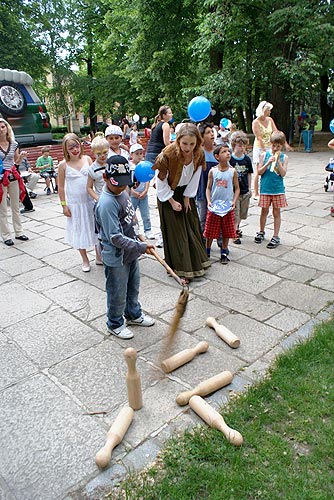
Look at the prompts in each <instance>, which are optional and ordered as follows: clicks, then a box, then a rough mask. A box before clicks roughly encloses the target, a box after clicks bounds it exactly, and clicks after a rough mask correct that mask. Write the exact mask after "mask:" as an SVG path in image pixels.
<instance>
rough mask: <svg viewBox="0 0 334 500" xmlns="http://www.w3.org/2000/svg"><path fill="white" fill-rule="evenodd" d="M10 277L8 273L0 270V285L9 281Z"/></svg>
mask: <svg viewBox="0 0 334 500" xmlns="http://www.w3.org/2000/svg"><path fill="white" fill-rule="evenodd" d="M11 279H12V278H11V277H10V276H9V274H7V273H3V272H2V271H0V285H2V284H3V283H7V282H8V281H11Z"/></svg>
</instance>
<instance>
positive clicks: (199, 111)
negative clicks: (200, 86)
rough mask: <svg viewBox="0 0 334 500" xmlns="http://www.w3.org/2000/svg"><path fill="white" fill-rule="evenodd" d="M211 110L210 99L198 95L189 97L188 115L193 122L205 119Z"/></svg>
mask: <svg viewBox="0 0 334 500" xmlns="http://www.w3.org/2000/svg"><path fill="white" fill-rule="evenodd" d="M210 112H211V103H210V101H209V100H208V99H207V98H206V97H204V96H202V95H200V96H197V97H194V98H193V99H191V101H190V102H189V104H188V115H189V118H190V120H192V121H193V122H201V121H202V120H205V118H207V117H208V116H209V114H210Z"/></svg>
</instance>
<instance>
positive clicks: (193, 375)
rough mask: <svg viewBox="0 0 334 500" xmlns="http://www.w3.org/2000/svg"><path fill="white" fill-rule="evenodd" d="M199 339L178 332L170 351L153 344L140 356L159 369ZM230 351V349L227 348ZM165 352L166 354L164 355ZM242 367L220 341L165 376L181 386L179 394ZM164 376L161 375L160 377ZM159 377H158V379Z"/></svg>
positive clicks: (238, 360) (239, 361)
mask: <svg viewBox="0 0 334 500" xmlns="http://www.w3.org/2000/svg"><path fill="white" fill-rule="evenodd" d="M200 340H202V339H201V338H196V337H194V336H191V335H189V334H186V333H184V332H178V333H177V336H176V338H175V339H174V341H173V344H172V346H171V348H170V349H166V344H165V343H164V342H163V341H162V342H160V343H159V344H157V345H156V344H154V345H152V346H150V348H148V349H145V350H144V351H143V352H142V353H141V356H142V357H143V359H146V360H149V361H150V362H151V363H152V364H153V365H155V366H156V367H159V365H160V362H161V361H163V360H164V359H166V358H169V357H170V356H172V355H174V354H176V353H177V352H180V351H182V350H184V349H188V348H192V347H195V346H196V345H197V344H198V342H199V341H200ZM229 349H230V348H229ZM165 352H166V354H164V353H165ZM241 365H242V361H241V360H240V359H238V358H237V357H235V356H233V355H232V353H231V349H230V350H228V349H225V345H223V342H222V341H221V343H220V344H218V346H216V345H212V344H210V345H209V349H208V351H207V352H205V353H202V354H198V355H197V356H196V357H195V358H194V359H193V360H192V361H191V362H189V363H187V364H185V365H183V366H180V367H179V368H177V369H176V370H174V371H172V372H171V373H170V374H167V376H168V377H171V378H173V379H174V380H177V381H178V382H179V383H180V384H183V386H184V388H183V389H181V390H180V391H179V392H183V391H184V390H187V387H188V388H193V387H195V386H196V385H198V384H199V383H200V382H202V381H203V380H206V379H208V378H210V377H213V376H214V375H216V374H217V373H221V372H223V371H226V370H228V371H230V372H232V373H235V372H237V371H238V370H239V368H240V367H241ZM164 376H165V375H164V374H162V377H164ZM160 378H161V376H160V377H159V376H158V379H160Z"/></svg>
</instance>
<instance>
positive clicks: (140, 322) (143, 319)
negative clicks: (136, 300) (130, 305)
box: [126, 314, 155, 326]
mask: <svg viewBox="0 0 334 500" xmlns="http://www.w3.org/2000/svg"><path fill="white" fill-rule="evenodd" d="M154 323H155V319H153V318H151V316H149V315H148V314H142V315H141V316H139V318H137V319H127V320H126V324H127V326H128V325H137V326H152V325H154Z"/></svg>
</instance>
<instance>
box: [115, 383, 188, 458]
mask: <svg viewBox="0 0 334 500" xmlns="http://www.w3.org/2000/svg"><path fill="white" fill-rule="evenodd" d="M182 390H183V388H182V386H180V385H179V384H178V383H177V382H175V381H173V380H169V379H167V378H164V379H162V380H160V381H159V382H158V383H156V384H155V385H153V386H150V387H147V388H146V389H145V390H144V391H143V406H142V408H141V409H140V410H139V411H138V412H135V416H134V419H133V421H132V424H131V426H130V427H129V429H128V431H127V433H126V436H125V438H126V441H127V443H129V444H130V445H131V446H132V447H133V448H136V447H137V446H139V445H140V443H142V442H144V441H145V439H147V437H148V436H151V435H152V434H155V431H157V430H158V429H160V428H161V427H162V426H163V425H164V424H165V423H166V422H169V421H170V420H173V419H174V418H175V417H177V416H178V415H180V414H181V413H182V411H183V409H184V408H183V407H181V406H179V405H178V404H177V403H176V402H175V398H176V396H177V395H178V394H179V392H182ZM114 415H115V412H114ZM114 415H113V416H112V417H111V418H108V419H109V420H110V422H112V421H113V420H114V418H115V416H114Z"/></svg>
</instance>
